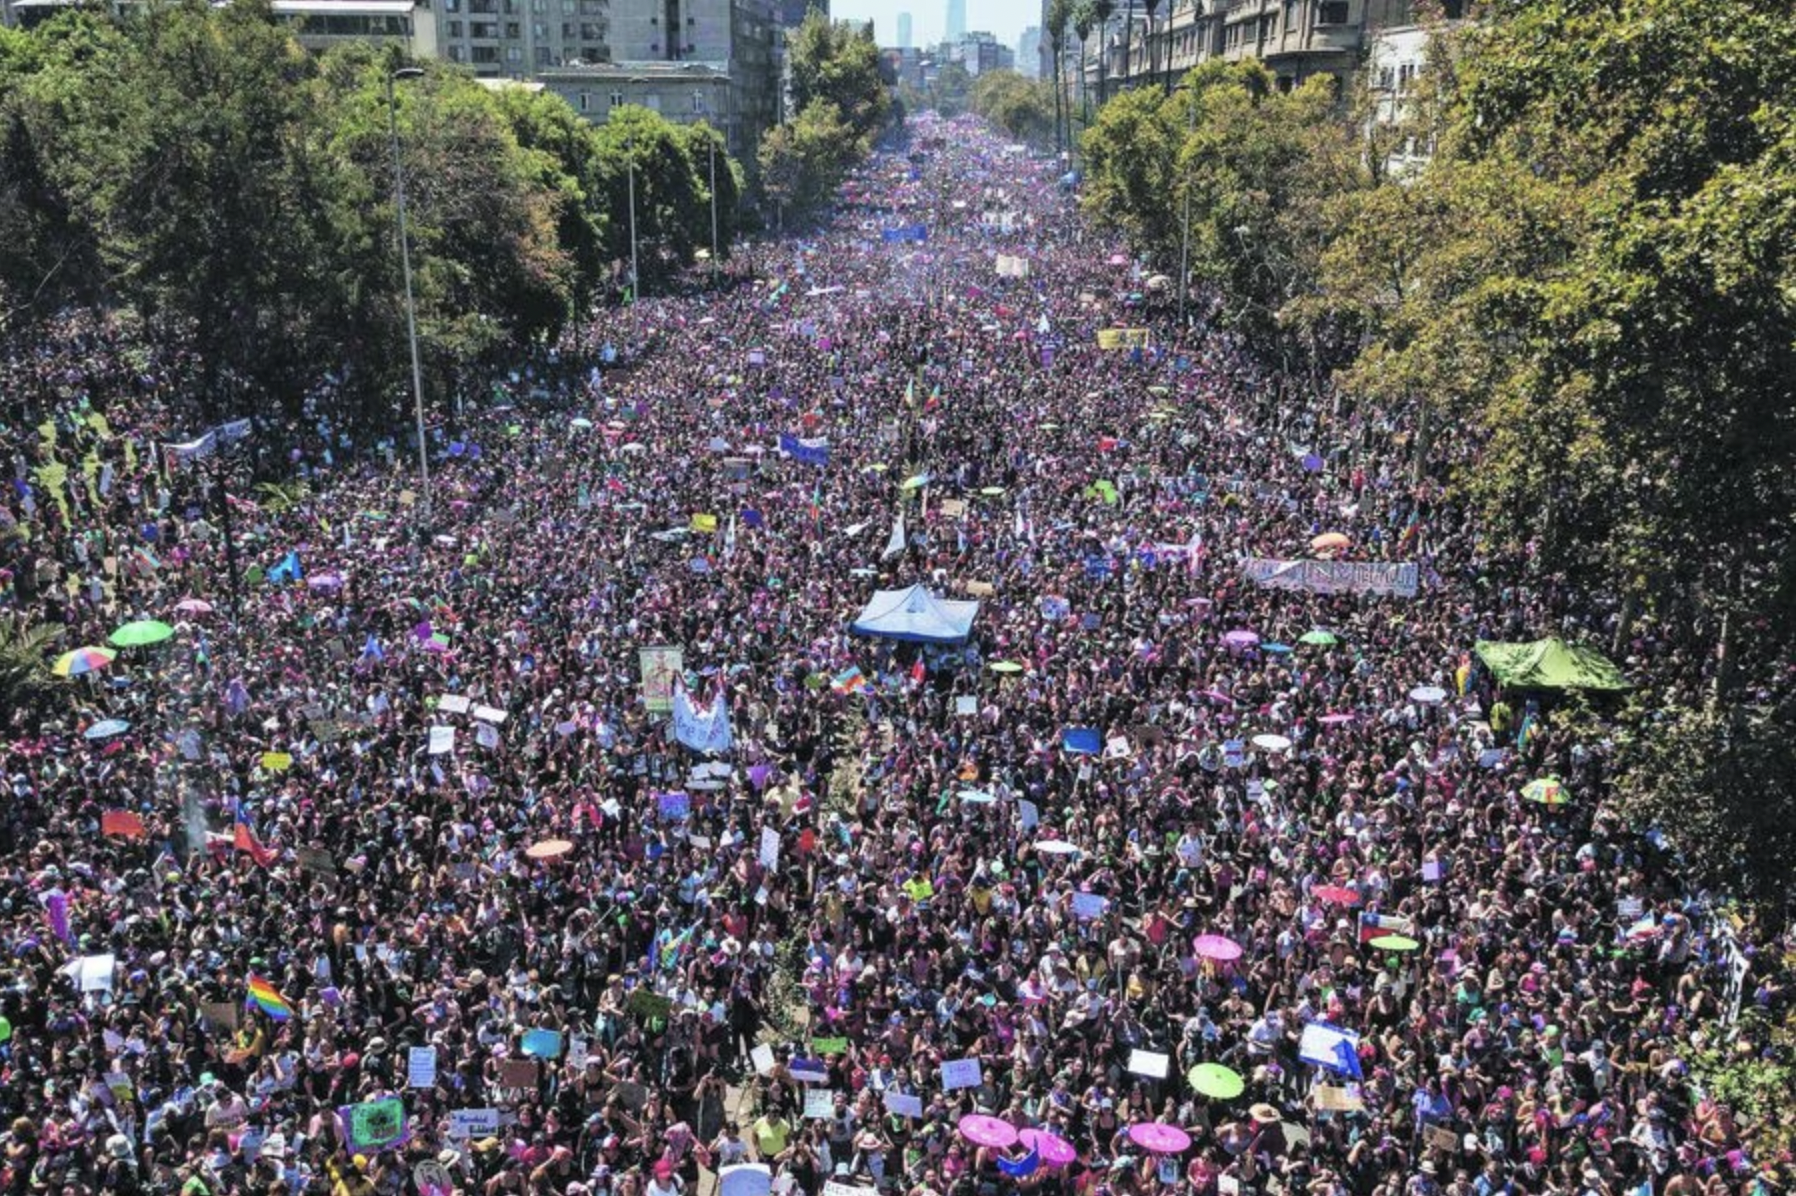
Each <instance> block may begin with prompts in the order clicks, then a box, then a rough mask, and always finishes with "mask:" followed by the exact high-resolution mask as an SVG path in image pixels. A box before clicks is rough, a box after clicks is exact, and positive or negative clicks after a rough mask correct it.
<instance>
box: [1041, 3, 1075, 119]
mask: <svg viewBox="0 0 1796 1196" xmlns="http://www.w3.org/2000/svg"><path fill="white" fill-rule="evenodd" d="M1072 19H1073V0H1049V3H1048V30H1047V32H1048V37H1049V38H1051V39H1052V40H1051V41H1050V42H1049V45H1050V46H1051V47H1052V49H1051V50H1050V51H1049V53H1050V55H1051V61H1052V62H1053V65H1054V148H1055V149H1056V150H1061V149H1065V148H1066V141H1065V134H1066V133H1068V132H1070V130H1069V129H1068V128H1067V126H1068V125H1070V124H1071V123H1072V121H1071V120H1069V119H1067V118H1068V116H1069V113H1068V112H1067V107H1068V105H1067V104H1066V103H1065V100H1066V69H1065V67H1064V66H1063V65H1062V60H1063V59H1064V57H1065V55H1066V27H1067V26H1068V25H1069V24H1070V23H1071V22H1072Z"/></svg>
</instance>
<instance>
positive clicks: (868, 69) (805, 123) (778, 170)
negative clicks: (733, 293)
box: [756, 9, 901, 219]
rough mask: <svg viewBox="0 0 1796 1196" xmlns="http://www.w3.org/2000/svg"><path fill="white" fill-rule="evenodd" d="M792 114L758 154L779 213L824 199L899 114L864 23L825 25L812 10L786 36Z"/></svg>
mask: <svg viewBox="0 0 1796 1196" xmlns="http://www.w3.org/2000/svg"><path fill="white" fill-rule="evenodd" d="M787 55H788V62H789V64H790V68H791V78H792V101H793V107H794V111H793V115H792V117H791V119H789V120H787V121H785V122H784V123H782V124H780V125H777V126H775V127H774V128H772V129H769V130H768V131H767V133H766V134H765V135H764V136H763V137H762V139H761V145H760V149H759V152H758V154H757V156H756V157H757V164H758V166H759V167H760V181H761V188H762V191H763V192H764V193H765V194H766V196H767V197H768V198H769V199H771V200H772V201H773V202H774V203H775V204H777V205H778V206H779V211H780V213H781V218H782V219H784V218H786V217H788V216H790V217H795V218H798V219H804V218H807V217H808V216H810V215H812V214H814V213H815V212H816V211H817V210H818V209H819V208H820V207H821V206H822V205H823V204H825V203H826V202H827V201H828V199H829V197H830V195H832V194H833V193H834V192H835V189H836V188H837V187H838V186H840V185H841V182H842V180H843V179H844V178H846V177H847V174H848V172H849V171H850V170H852V169H854V167H855V166H856V165H858V164H859V163H861V162H862V161H864V160H865V159H866V157H867V155H868V154H870V153H872V152H873V144H874V142H875V140H877V138H878V137H879V136H880V135H881V134H882V133H884V132H885V131H886V130H887V129H888V128H890V127H891V126H892V124H893V123H894V122H895V121H896V120H897V119H898V113H899V112H900V111H901V109H900V108H899V106H898V105H897V103H896V102H895V98H894V96H893V93H892V89H891V88H890V87H888V86H887V84H886V82H885V79H884V78H883V76H882V74H881V63H880V57H879V46H878V44H877V43H875V42H874V40H873V27H872V25H871V24H870V23H862V24H858V25H856V24H851V23H847V22H841V23H832V22H831V21H830V19H829V18H828V17H826V16H824V15H823V14H822V13H821V12H818V11H817V10H816V9H812V10H811V11H810V12H809V13H808V14H807V15H806V16H805V19H804V23H803V24H802V25H800V26H799V27H798V28H797V29H795V30H793V31H792V32H791V34H789V35H788V38H787Z"/></svg>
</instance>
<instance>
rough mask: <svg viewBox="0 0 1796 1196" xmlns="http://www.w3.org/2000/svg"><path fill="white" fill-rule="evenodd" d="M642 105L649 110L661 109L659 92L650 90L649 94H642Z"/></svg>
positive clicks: (657, 110)
mask: <svg viewBox="0 0 1796 1196" xmlns="http://www.w3.org/2000/svg"><path fill="white" fill-rule="evenodd" d="M642 106H643V107H644V108H647V109H648V110H649V111H650V112H659V111H661V93H660V92H658V91H651V92H649V94H647V95H645V96H643V97H642Z"/></svg>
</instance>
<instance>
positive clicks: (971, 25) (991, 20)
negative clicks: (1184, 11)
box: [829, 0, 1120, 50]
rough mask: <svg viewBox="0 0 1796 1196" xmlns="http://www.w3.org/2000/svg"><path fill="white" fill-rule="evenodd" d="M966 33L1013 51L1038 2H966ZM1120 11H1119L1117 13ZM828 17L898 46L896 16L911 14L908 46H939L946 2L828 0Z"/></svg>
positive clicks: (1037, 19) (1034, 20) (1036, 18)
mask: <svg viewBox="0 0 1796 1196" xmlns="http://www.w3.org/2000/svg"><path fill="white" fill-rule="evenodd" d="M966 3H967V29H968V31H969V32H978V33H989V34H991V35H992V36H993V37H995V38H997V39H998V41H999V42H1001V43H1002V44H1004V45H1006V46H1009V47H1010V48H1011V49H1013V50H1014V49H1016V44H1017V39H1019V38H1020V37H1022V36H1023V30H1025V29H1027V28H1028V27H1029V26H1031V25H1038V24H1040V23H1041V0H966ZM1118 11H1120V9H1119V10H1118ZM829 12H830V16H832V17H834V18H835V19H837V20H844V21H866V20H871V21H872V22H873V36H874V38H875V39H876V40H877V41H878V42H879V44H880V45H882V46H895V45H897V44H898V14H899V13H901V12H908V13H909V14H910V15H911V44H912V45H915V46H918V47H928V46H935V45H938V44H940V42H941V40H942V37H943V36H944V34H945V32H946V30H947V24H948V3H947V0H830V6H829Z"/></svg>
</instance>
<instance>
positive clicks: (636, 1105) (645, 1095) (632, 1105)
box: [612, 1080, 649, 1113]
mask: <svg viewBox="0 0 1796 1196" xmlns="http://www.w3.org/2000/svg"><path fill="white" fill-rule="evenodd" d="M612 1091H613V1092H615V1093H617V1099H618V1100H621V1101H623V1102H624V1107H625V1108H626V1109H628V1110H630V1112H632V1113H635V1112H638V1111H639V1110H641V1108H642V1106H644V1105H646V1104H648V1103H649V1090H648V1089H647V1088H645V1087H643V1086H642V1085H641V1084H638V1083H636V1081H634V1080H625V1081H623V1082H622V1083H620V1084H619V1085H618V1086H617V1087H616V1088H614V1089H612Z"/></svg>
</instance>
